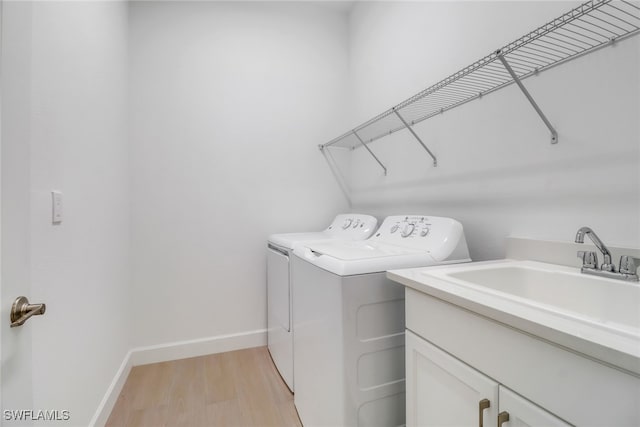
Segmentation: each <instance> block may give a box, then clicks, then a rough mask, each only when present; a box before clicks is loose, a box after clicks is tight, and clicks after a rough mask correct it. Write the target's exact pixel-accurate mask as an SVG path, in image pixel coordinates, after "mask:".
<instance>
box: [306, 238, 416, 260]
mask: <svg viewBox="0 0 640 427" xmlns="http://www.w3.org/2000/svg"><path fill="white" fill-rule="evenodd" d="M302 246H306V247H307V248H308V249H309V250H311V251H312V252H313V253H314V254H316V255H324V256H328V257H332V258H336V259H339V260H342V261H353V260H360V259H373V258H384V257H397V256H404V255H415V254H425V255H426V254H428V253H429V251H425V250H420V249H414V248H407V247H402V246H397V245H392V244H389V243H382V242H373V241H371V240H364V241H355V242H344V241H340V242H336V241H334V240H327V241H324V242H319V241H316V242H311V243H309V244H302Z"/></svg>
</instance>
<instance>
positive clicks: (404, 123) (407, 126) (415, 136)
mask: <svg viewBox="0 0 640 427" xmlns="http://www.w3.org/2000/svg"><path fill="white" fill-rule="evenodd" d="M393 112H394V113H396V116H398V118H399V119H400V121H401V122H402V124H403V125H404V127H406V128H407V130H408V131H409V132H411V135H413V137H414V138H415V139H416V140H417V141H418V142H419V143H420V145H422V148H424V149H425V150H426V151H427V153H429V155H430V156H431V158H432V159H433V166H434V167H436V166H438V160H437V159H436V156H434V155H433V153H432V152H431V150H429V148H427V146H426V145H425V144H424V142H422V140H421V139H420V137H419V136H418V135H417V134H416V133H415V131H414V130H413V129H412V128H411V126H409V124H408V123H407V122H406V121H405V120H404V118H403V117H402V116H401V115H400V113H398V110H396V109H394V110H393Z"/></svg>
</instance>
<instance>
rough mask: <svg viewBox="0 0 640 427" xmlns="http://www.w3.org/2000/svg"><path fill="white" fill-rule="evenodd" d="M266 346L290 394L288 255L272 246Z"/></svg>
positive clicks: (291, 347)
mask: <svg viewBox="0 0 640 427" xmlns="http://www.w3.org/2000/svg"><path fill="white" fill-rule="evenodd" d="M267 343H268V347H269V352H270V353H271V358H272V359H273V362H274V363H275V365H276V367H277V368H278V371H279V372H280V375H281V376H282V378H283V379H284V380H285V382H286V383H287V386H289V388H290V389H291V390H292V391H293V334H292V332H291V285H290V277H289V256H288V252H287V251H286V250H283V249H280V248H279V247H277V246H273V245H269V247H268V249H267Z"/></svg>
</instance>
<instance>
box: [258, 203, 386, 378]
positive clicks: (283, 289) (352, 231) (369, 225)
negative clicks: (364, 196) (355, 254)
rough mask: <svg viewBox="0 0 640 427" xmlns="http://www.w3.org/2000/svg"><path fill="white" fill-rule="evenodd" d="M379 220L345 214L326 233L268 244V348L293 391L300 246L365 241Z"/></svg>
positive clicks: (290, 236) (273, 237)
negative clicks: (295, 269) (294, 280)
mask: <svg viewBox="0 0 640 427" xmlns="http://www.w3.org/2000/svg"><path fill="white" fill-rule="evenodd" d="M377 225H378V220H377V219H376V218H375V217H372V216H371V215H361V214H343V215H338V216H336V217H335V219H334V220H333V222H332V223H331V224H330V225H329V226H328V227H327V228H326V229H325V230H324V231H317V232H311V233H288V234H273V235H271V236H269V239H268V243H267V345H268V348H269V352H270V353H271V358H272V359H273V362H274V363H275V365H276V367H277V368H278V371H279V372H280V375H281V376H282V378H283V379H284V381H285V382H286V383H287V386H288V387H289V389H290V390H291V391H293V390H294V383H293V327H292V326H293V325H292V316H291V311H292V305H291V304H292V298H291V283H290V277H291V274H290V263H289V256H290V254H291V251H292V250H293V247H294V245H295V244H296V243H300V242H304V241H312V240H313V241H328V240H332V239H343V240H364V239H366V238H368V237H369V236H371V234H373V232H374V231H375V229H376V226H377Z"/></svg>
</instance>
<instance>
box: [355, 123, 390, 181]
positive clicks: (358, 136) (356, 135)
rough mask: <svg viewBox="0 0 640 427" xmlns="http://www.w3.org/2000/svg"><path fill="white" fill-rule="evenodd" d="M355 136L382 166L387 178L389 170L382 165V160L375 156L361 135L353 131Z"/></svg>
mask: <svg viewBox="0 0 640 427" xmlns="http://www.w3.org/2000/svg"><path fill="white" fill-rule="evenodd" d="M352 132H353V134H354V135H355V137H356V138H358V141H360V143H361V144H362V146H363V147H364V148H366V149H367V151H368V152H369V154H371V155H372V156H373V158H374V159H376V162H378V164H379V165H380V167H381V168H382V170H383V171H384V174H385V176H386V175H387V168H386V167H385V166H384V165H383V164H382V162H381V161H380V159H379V158H378V156H376V155H375V154H373V151H371V148H369V147H367V144H365V143H364V141H363V140H362V138H360V135H358V132H356V131H355V130H354V131H352Z"/></svg>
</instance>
